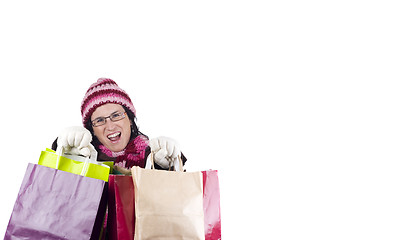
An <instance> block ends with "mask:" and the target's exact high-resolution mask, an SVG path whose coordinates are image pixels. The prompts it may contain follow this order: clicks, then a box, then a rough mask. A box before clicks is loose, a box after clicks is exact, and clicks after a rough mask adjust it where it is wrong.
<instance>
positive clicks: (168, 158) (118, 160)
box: [53, 78, 187, 174]
mask: <svg viewBox="0 0 420 240" xmlns="http://www.w3.org/2000/svg"><path fill="white" fill-rule="evenodd" d="M81 113H82V121H83V126H84V127H70V128H66V129H64V130H63V131H62V132H61V134H60V135H59V137H58V139H57V140H56V141H55V142H54V144H53V149H56V147H57V143H58V144H59V145H61V146H62V147H64V150H65V152H67V153H71V154H78V155H83V156H89V155H90V149H89V144H90V143H92V144H93V146H94V147H95V149H96V151H97V152H98V161H114V169H115V170H116V171H118V172H120V173H123V174H130V168H131V167H133V166H140V167H142V168H144V167H145V164H146V160H147V158H148V156H149V155H150V152H151V151H152V152H153V153H154V162H155V168H157V169H168V168H169V167H170V165H171V163H173V162H174V160H176V159H177V157H178V155H181V158H182V160H183V162H184V163H185V162H186V160H187V159H186V158H185V157H184V156H183V155H182V153H181V152H180V149H179V146H178V144H177V143H176V141H174V140H173V139H170V138H167V137H158V138H155V139H151V140H150V141H149V138H148V137H147V136H146V135H144V134H143V133H141V132H140V131H139V130H138V127H137V125H136V122H135V120H136V109H135V108H134V105H133V103H132V102H131V99H130V97H129V96H128V94H127V93H126V92H125V91H124V90H122V89H121V88H120V87H119V86H118V85H117V83H115V82H114V81H113V80H111V79H109V78H99V79H98V81H97V82H96V83H94V84H92V85H91V86H90V87H89V89H88V90H87V92H86V95H85V97H84V98H83V101H82V106H81Z"/></svg>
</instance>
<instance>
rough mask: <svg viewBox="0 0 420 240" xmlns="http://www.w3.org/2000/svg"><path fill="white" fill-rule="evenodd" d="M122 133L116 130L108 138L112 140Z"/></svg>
mask: <svg viewBox="0 0 420 240" xmlns="http://www.w3.org/2000/svg"><path fill="white" fill-rule="evenodd" d="M120 134H121V133H120V132H116V133H113V134H110V135H108V138H109V139H111V140H112V138H116V137H118V136H119V135H120Z"/></svg>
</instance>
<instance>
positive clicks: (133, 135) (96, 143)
mask: <svg viewBox="0 0 420 240" xmlns="http://www.w3.org/2000/svg"><path fill="white" fill-rule="evenodd" d="M121 106H122V107H123V108H124V111H125V112H126V113H127V116H128V119H130V122H131V134H130V141H131V140H133V139H134V138H136V137H138V136H140V135H142V136H145V137H146V138H147V139H149V137H148V136H147V135H145V134H143V133H142V132H140V130H139V128H138V126H137V124H136V121H137V118H136V116H135V115H134V113H133V112H132V111H131V110H130V109H128V108H127V107H125V106H123V105H121ZM86 125H87V126H86V128H87V130H89V132H90V133H91V134H92V143H93V146H95V148H97V147H98V146H99V145H101V142H100V141H99V139H98V138H97V137H96V136H95V134H93V126H92V121H90V119H89V121H88V122H87V124H86Z"/></svg>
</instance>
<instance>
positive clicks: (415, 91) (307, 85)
mask: <svg viewBox="0 0 420 240" xmlns="http://www.w3.org/2000/svg"><path fill="white" fill-rule="evenodd" d="M339 2H340V3H339ZM415 2H416V1H401V0H399V1H372V0H364V1H324V0H322V1H265V0H261V1H234V0H225V1H217V0H216V1H186V0H180V1H118V2H116V1H70V2H67V3H64V2H62V1H45V0H41V1H1V3H0V34H1V37H0V79H1V80H2V83H3V84H2V87H1V92H2V94H1V95H0V102H1V109H0V110H1V112H2V115H1V117H0V121H1V132H2V143H1V145H0V146H1V152H2V171H1V174H0V183H1V196H2V197H1V200H0V201H1V202H0V208H1V210H0V212H1V216H0V237H1V236H4V232H5V230H6V227H7V223H8V221H9V217H10V214H11V212H12V209H13V204H14V201H15V199H16V196H17V193H18V190H19V187H20V184H21V181H22V178H23V174H24V172H25V169H26V166H27V163H28V162H32V163H36V162H37V159H38V157H39V154H40V151H41V150H43V149H45V148H46V147H49V146H50V145H51V143H52V141H53V140H54V139H55V138H56V136H57V134H58V133H59V132H60V131H61V130H62V129H63V128H65V127H68V126H73V125H80V124H81V117H80V112H79V107H80V102H81V100H82V97H83V96H84V93H85V91H86V90H87V88H88V87H89V86H90V84H91V83H93V82H94V81H96V79H97V78H99V77H109V78H112V79H114V80H115V81H116V82H117V83H118V84H119V85H120V87H122V88H123V89H125V90H126V91H127V92H128V93H129V95H130V96H131V98H132V100H133V102H134V104H135V106H136V108H137V112H138V124H139V126H140V130H141V131H143V132H144V133H146V134H147V135H149V136H150V137H157V136H161V135H164V136H169V137H172V138H175V139H176V140H178V141H179V142H180V144H181V147H182V151H183V152H184V153H185V155H186V156H187V157H188V159H189V161H188V163H187V165H186V168H187V170H188V171H194V170H203V169H209V168H211V169H218V170H219V174H220V188H221V204H222V228H223V230H222V231H223V233H222V235H223V239H419V238H420V233H419V231H418V229H419V226H420V194H419V191H420V190H419V189H420V184H419V181H420V174H419V172H420V171H419V170H420V169H419V167H420V163H419V157H420V156H419V146H420V114H419V102H420V101H419V100H420V94H419V92H420V89H419V75H420V74H419V64H420V58H419V56H420V47H419V46H420V45H419V42H420V35H419V23H420V17H419V16H420V15H419V14H418V12H419V10H420V9H419V6H418V5H416V4H415Z"/></svg>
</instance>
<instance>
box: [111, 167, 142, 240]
mask: <svg viewBox="0 0 420 240" xmlns="http://www.w3.org/2000/svg"><path fill="white" fill-rule="evenodd" d="M108 201H109V202H108V224H107V226H108V227H107V230H108V234H109V239H110V240H118V239H119V240H132V239H134V226H135V219H136V217H135V213H134V186H133V179H132V177H131V176H123V175H109V197H108Z"/></svg>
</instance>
